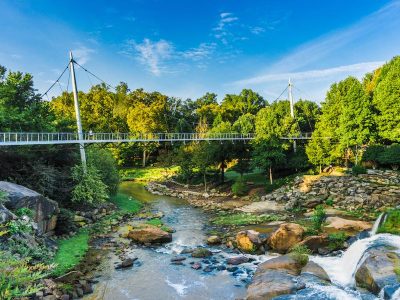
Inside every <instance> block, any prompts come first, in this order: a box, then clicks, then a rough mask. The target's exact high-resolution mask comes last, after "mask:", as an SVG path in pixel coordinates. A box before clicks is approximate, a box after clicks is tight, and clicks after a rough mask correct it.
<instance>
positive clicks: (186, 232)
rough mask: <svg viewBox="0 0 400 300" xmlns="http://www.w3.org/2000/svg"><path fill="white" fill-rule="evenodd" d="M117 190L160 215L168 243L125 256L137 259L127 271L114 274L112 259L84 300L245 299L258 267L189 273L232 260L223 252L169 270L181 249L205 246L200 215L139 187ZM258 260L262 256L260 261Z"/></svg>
mask: <svg viewBox="0 0 400 300" xmlns="http://www.w3.org/2000/svg"><path fill="white" fill-rule="evenodd" d="M121 190H122V191H123V192H124V193H127V194H129V195H131V196H132V197H134V198H135V199H138V200H140V201H142V202H145V203H147V204H150V205H151V207H152V209H153V210H154V211H155V212H157V211H161V212H163V213H164V215H165V217H164V218H163V222H164V223H165V224H167V225H168V226H171V227H172V228H174V229H175V231H176V232H175V233H173V235H172V236H173V241H172V242H171V243H169V244H166V245H164V246H161V247H155V248H146V247H136V248H133V249H132V250H131V253H130V254H129V256H130V257H138V260H137V262H135V265H134V266H133V268H131V269H127V270H114V262H115V261H119V259H118V258H116V257H112V258H111V260H110V261H109V262H108V263H107V262H106V263H105V265H104V270H105V271H104V274H103V275H102V277H100V278H98V280H99V281H100V283H99V284H97V285H96V288H95V293H94V294H93V295H91V296H90V297H88V299H107V300H108V299H118V300H123V299H140V300H157V299H163V300H169V299H191V300H192V299H194V300H201V299H215V300H217V299H240V298H244V296H245V295H246V284H247V283H248V282H249V280H250V278H251V275H252V272H253V271H254V270H255V269H256V267H257V266H256V264H257V263H259V261H257V260H258V259H257V260H256V261H253V262H251V263H246V264H242V265H240V266H239V268H238V270H237V271H236V272H235V273H233V272H228V271H227V270H222V271H218V270H213V271H212V272H204V271H202V270H194V269H192V268H191V267H190V262H193V261H194V262H201V263H202V265H203V267H205V266H207V261H210V260H212V265H214V266H217V265H224V264H225V260H226V258H228V257H232V256H236V255H237V254H235V253H231V252H226V251H227V249H226V248H224V249H223V248H219V247H208V249H210V250H211V251H212V252H214V255H213V257H212V259H206V260H205V263H204V260H203V259H195V258H191V257H190V256H187V259H186V260H185V261H184V264H185V265H183V266H180V265H172V264H171V258H173V257H174V256H176V255H178V254H179V253H180V252H181V251H182V250H183V249H186V248H195V247H198V246H205V241H206V238H207V237H206V235H205V233H206V230H207V227H208V220H209V218H208V216H207V214H205V213H204V212H203V211H202V210H200V209H196V208H193V207H192V206H190V205H189V204H188V203H187V202H185V201H184V200H182V199H176V198H171V197H166V196H155V195H152V194H150V193H148V192H147V191H146V190H145V189H144V187H143V186H142V185H140V184H135V183H132V182H126V183H123V184H122V185H121ZM262 259H263V260H265V259H267V256H265V257H262Z"/></svg>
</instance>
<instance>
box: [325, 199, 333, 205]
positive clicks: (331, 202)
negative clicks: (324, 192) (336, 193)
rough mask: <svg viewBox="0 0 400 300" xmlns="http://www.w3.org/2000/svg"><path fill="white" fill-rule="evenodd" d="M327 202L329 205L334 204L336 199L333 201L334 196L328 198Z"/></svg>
mask: <svg viewBox="0 0 400 300" xmlns="http://www.w3.org/2000/svg"><path fill="white" fill-rule="evenodd" d="M325 204H326V205H328V206H333V204H334V201H333V199H332V198H328V199H326V200H325Z"/></svg>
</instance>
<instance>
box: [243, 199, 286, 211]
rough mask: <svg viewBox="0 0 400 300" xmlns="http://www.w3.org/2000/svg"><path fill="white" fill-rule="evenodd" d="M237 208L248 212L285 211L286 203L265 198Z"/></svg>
mask: <svg viewBox="0 0 400 300" xmlns="http://www.w3.org/2000/svg"><path fill="white" fill-rule="evenodd" d="M237 210H239V211H242V212H246V213H267V212H276V211H284V210H285V205H283V204H281V203H278V202H276V201H271V200H264V201H259V202H253V203H251V204H249V205H245V206H243V207H240V208H238V209H237Z"/></svg>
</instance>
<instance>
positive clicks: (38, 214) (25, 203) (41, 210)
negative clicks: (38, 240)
mask: <svg viewBox="0 0 400 300" xmlns="http://www.w3.org/2000/svg"><path fill="white" fill-rule="evenodd" d="M0 191H3V192H6V194H7V196H6V201H5V202H4V206H5V207H6V208H7V209H9V210H17V209H19V208H22V207H26V208H29V209H32V210H33V211H34V217H33V220H34V221H35V222H36V223H37V225H38V229H39V230H40V231H41V232H43V233H51V232H53V231H54V229H55V227H56V223H57V215H58V213H59V212H60V209H59V208H58V204H57V202H55V201H53V200H50V199H48V198H46V197H44V196H43V195H41V194H39V193H37V192H35V191H33V190H30V189H28V188H26V187H24V186H22V185H18V184H15V183H11V182H6V181H0Z"/></svg>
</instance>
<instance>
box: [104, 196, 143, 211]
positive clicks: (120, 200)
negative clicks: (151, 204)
mask: <svg viewBox="0 0 400 300" xmlns="http://www.w3.org/2000/svg"><path fill="white" fill-rule="evenodd" d="M111 202H112V203H114V204H115V205H116V206H117V207H118V208H119V210H121V211H122V212H125V213H137V212H139V210H140V209H141V208H142V204H141V203H140V202H139V201H138V200H135V199H133V198H132V197H130V196H128V195H126V194H123V193H118V194H117V195H115V196H114V197H112V198H111Z"/></svg>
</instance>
